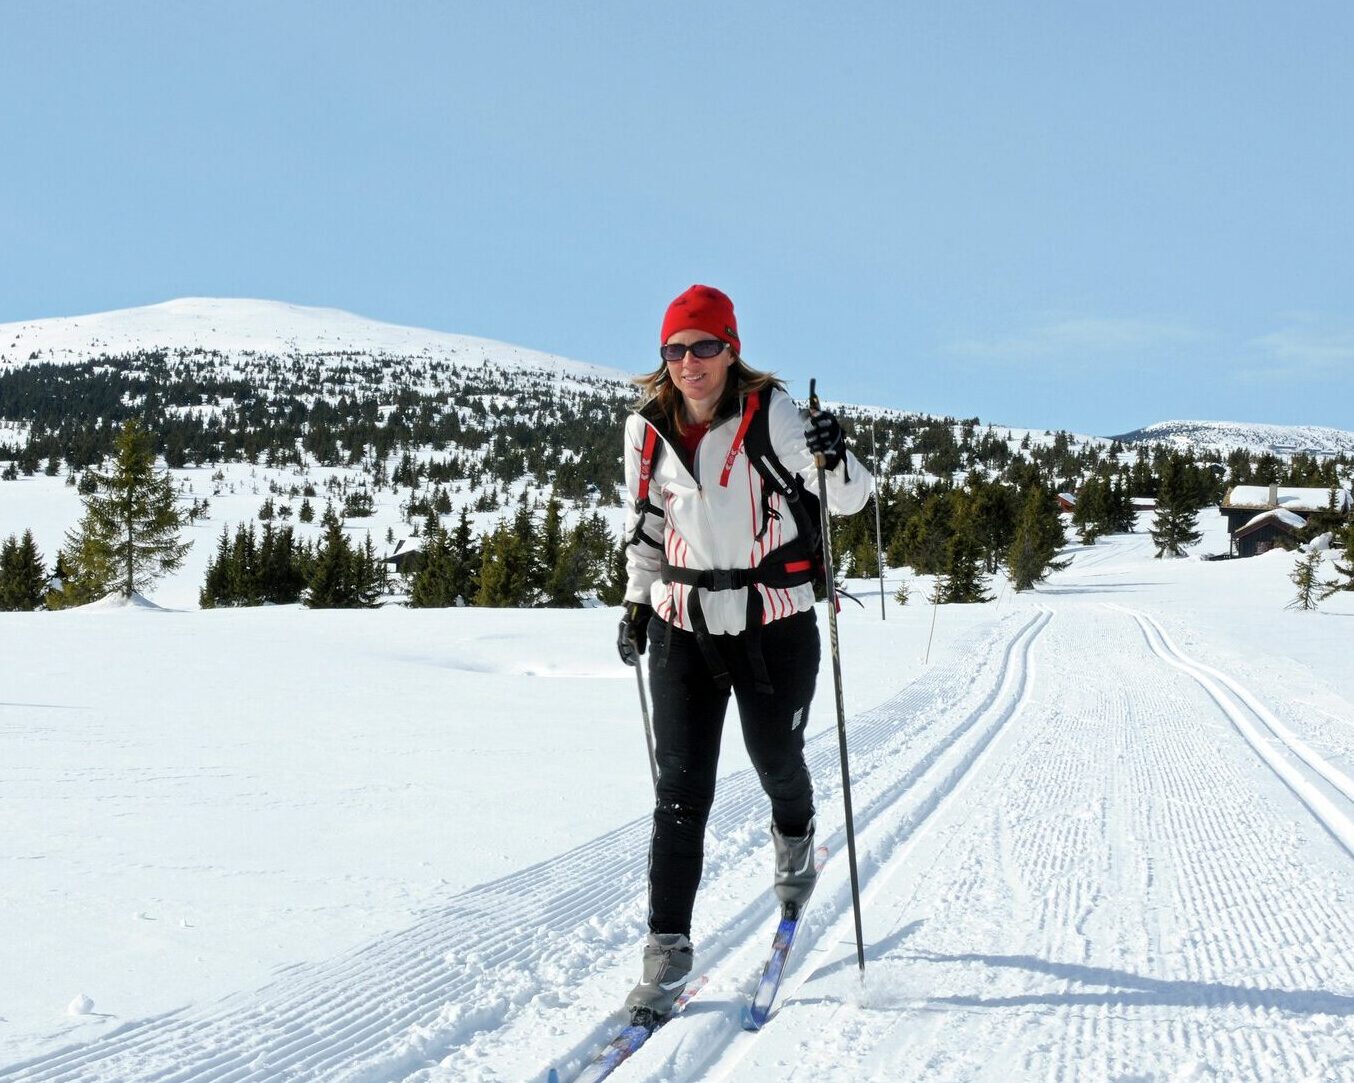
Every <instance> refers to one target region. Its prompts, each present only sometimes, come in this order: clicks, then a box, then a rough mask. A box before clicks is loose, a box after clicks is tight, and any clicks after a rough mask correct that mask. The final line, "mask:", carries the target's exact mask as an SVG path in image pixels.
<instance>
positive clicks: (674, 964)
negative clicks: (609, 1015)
mask: <svg viewBox="0 0 1354 1083" xmlns="http://www.w3.org/2000/svg"><path fill="white" fill-rule="evenodd" d="M691 958H692V952H691V939H690V937H687V936H684V935H683V934H681V933H650V934H649V937H648V939H647V940H646V941H645V942H644V970H643V977H642V978H641V979H640V982H639V984H638V985H636V986H635V987H634V988H633V989H631V990H630V995H629V996H627V997H626V998H625V1010H626V1011H627V1012H628V1013H629V1015H630V1023H631V1025H632V1026H641V1027H647V1028H648V1029H649V1030H653V1029H654V1028H655V1027H658V1026H660V1025H662V1024H663V1023H665V1022H667V1019H668V1016H670V1015H671V1014H672V1008H673V1005H674V1004H676V1003H677V998H678V997H679V996H681V995H682V990H683V989H685V988H686V982H687V978H689V977H690V976H691Z"/></svg>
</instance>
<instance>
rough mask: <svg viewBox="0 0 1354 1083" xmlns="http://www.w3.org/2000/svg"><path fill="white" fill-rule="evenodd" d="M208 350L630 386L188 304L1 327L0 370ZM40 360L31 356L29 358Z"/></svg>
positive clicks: (437, 344)
mask: <svg viewBox="0 0 1354 1083" xmlns="http://www.w3.org/2000/svg"><path fill="white" fill-rule="evenodd" d="M148 344H154V346H155V347H158V348H160V349H164V350H168V351H171V352H172V351H180V350H188V351H191V350H197V349H201V350H207V351H215V352H219V353H222V354H235V353H250V354H255V355H275V356H282V357H288V356H293V355H300V354H321V355H324V354H339V353H356V354H360V355H363V356H377V357H379V356H382V355H387V356H391V357H415V356H424V357H429V358H435V359H438V360H444V361H449V362H455V363H459V364H469V365H478V364H479V363H480V362H482V361H484V360H486V359H487V360H491V361H493V362H495V363H498V364H505V365H510V366H518V367H522V368H532V369H544V370H547V371H551V372H556V373H561V374H568V375H571V376H575V377H588V378H593V379H603V380H617V381H623V382H628V380H629V378H630V377H629V374H628V373H622V372H619V371H617V370H614V369H608V368H603V367H602V366H600V365H593V364H589V363H587V362H582V361H571V360H568V359H565V358H561V357H557V356H555V355H553V354H547V353H542V352H540V351H537V350H528V349H524V348H522V347H519V346H513V345H509V344H507V343H502V342H494V341H492V340H490V339H483V338H475V337H472V336H470V335H456V334H449V333H446V332H442V331H428V330H424V329H422V328H417V327H401V326H399V325H396V324H389V323H382V322H380V321H378V320H371V319H367V318H365V317H362V316H356V315H354V314H352V313H350V312H343V311H341V310H339V309H333V308H313V307H308V306H304V305H292V304H286V303H284V302H280V301H258V300H249V299H237V298H220V297H185V298H180V299H178V300H174V301H166V302H164V303H162V304H158V305H147V306H144V307H141V308H126V309H118V310H116V311H112V312H99V313H94V314H92V315H88V316H61V317H54V318H52V319H45V320H28V321H23V322H18V323H4V324H0V364H4V363H11V364H27V363H36V362H41V361H48V362H57V363H61V362H76V361H86V360H90V359H92V358H94V357H97V356H100V355H103V354H107V355H109V356H118V355H119V354H123V353H129V352H135V351H139V350H142V349H145V348H147V346H148ZM35 354H36V355H37V356H34V355H35Z"/></svg>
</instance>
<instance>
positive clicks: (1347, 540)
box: [1323, 519, 1354, 597]
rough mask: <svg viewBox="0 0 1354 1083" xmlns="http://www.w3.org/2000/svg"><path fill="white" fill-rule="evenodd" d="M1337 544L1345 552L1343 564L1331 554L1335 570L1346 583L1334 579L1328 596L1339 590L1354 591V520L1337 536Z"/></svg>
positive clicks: (1327, 591)
mask: <svg viewBox="0 0 1354 1083" xmlns="http://www.w3.org/2000/svg"><path fill="white" fill-rule="evenodd" d="M1335 544H1336V545H1337V546H1340V547H1341V548H1343V550H1344V563H1343V564H1342V563H1341V562H1340V560H1339V558H1337V557H1335V554H1334V553H1332V554H1331V557H1332V560H1333V561H1334V564H1335V570H1336V572H1337V573H1338V574H1339V575H1341V576H1343V577H1344V581H1343V582H1342V581H1341V580H1339V579H1332V580H1331V581H1330V583H1329V584H1328V589H1327V590H1326V594H1333V593H1335V591H1337V590H1354V519H1350V520H1349V521H1348V522H1347V523H1346V524H1345V525H1344V527H1343V529H1341V530H1340V531H1339V533H1337V534H1336V536H1335ZM1323 597H1324V595H1323Z"/></svg>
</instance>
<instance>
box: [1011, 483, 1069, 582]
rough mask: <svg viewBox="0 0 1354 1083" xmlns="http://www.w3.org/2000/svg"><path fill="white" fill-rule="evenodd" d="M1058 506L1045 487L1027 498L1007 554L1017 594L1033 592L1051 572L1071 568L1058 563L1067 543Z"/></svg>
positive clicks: (1063, 563)
mask: <svg viewBox="0 0 1354 1083" xmlns="http://www.w3.org/2000/svg"><path fill="white" fill-rule="evenodd" d="M1050 497H1051V498H1052V507H1051V508H1050ZM1057 506H1058V505H1057V497H1052V494H1051V493H1050V492H1049V491H1048V490H1046V489H1045V488H1044V487H1043V486H1042V485H1033V486H1031V487H1030V489H1029V491H1028V492H1027V493H1026V494H1025V503H1024V504H1023V505H1022V507H1021V510H1020V520H1019V522H1018V523H1017V524H1016V532H1015V538H1014V540H1013V541H1012V542H1011V547H1010V549H1008V550H1007V552H1006V571H1007V574H1008V575H1009V576H1010V577H1011V585H1012V586H1014V587H1015V589H1016V590H1017V591H1024V590H1029V589H1030V588H1031V587H1033V586H1034V585H1035V584H1036V583H1042V582H1043V581H1044V580H1045V579H1047V578H1048V575H1049V573H1050V572H1053V571H1057V570H1059V569H1061V568H1065V567H1066V566H1067V562H1066V561H1058V560H1056V559H1054V558H1055V557H1056V555H1057V552H1058V548H1059V547H1060V546H1061V545H1062V544H1063V542H1064V540H1065V539H1064V537H1063V530H1062V523H1061V522H1060V521H1059V519H1058V514H1057Z"/></svg>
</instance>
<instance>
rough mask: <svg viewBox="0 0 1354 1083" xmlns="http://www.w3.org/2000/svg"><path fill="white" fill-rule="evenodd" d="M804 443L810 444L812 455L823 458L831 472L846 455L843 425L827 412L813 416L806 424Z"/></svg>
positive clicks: (823, 411)
mask: <svg viewBox="0 0 1354 1083" xmlns="http://www.w3.org/2000/svg"><path fill="white" fill-rule="evenodd" d="M804 442H805V443H806V444H808V446H809V453H810V454H811V455H821V456H822V457H823V465H824V466H825V467H827V469H829V470H833V469H835V468H836V466H837V464H838V463H839V462H841V461H842V457H843V456H844V455H845V454H846V439H845V437H843V436H842V427H841V424H840V423H839V422H838V421H837V418H836V417H835V416H834V415H832V414H830V413H829V412H828V411H826V410H820V411H819V412H818V413H816V414H811V415H810V416H809V419H808V421H806V422H805V423H804Z"/></svg>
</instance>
